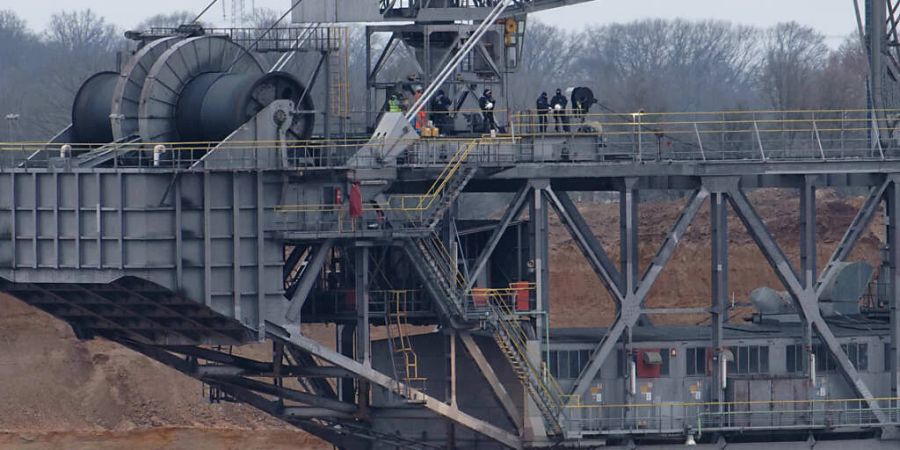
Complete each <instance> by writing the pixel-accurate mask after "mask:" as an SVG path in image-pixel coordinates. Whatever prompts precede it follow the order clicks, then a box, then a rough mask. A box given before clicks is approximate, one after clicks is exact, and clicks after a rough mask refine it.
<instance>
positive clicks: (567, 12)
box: [0, 0, 862, 43]
mask: <svg viewBox="0 0 900 450" xmlns="http://www.w3.org/2000/svg"><path fill="white" fill-rule="evenodd" d="M231 1H232V0H219V4H216V5H215V6H214V7H213V8H212V9H211V10H210V11H209V12H208V13H207V15H206V16H204V19H205V20H207V21H210V22H216V23H218V24H223V25H224V24H227V20H228V19H225V20H223V8H222V4H221V3H222V2H225V3H226V8H225V9H226V10H227V11H228V13H229V14H230V10H231ZM371 1H375V0H371ZM244 2H245V5H246V7H247V8H248V9H249V8H251V7H252V6H253V5H254V4H255V5H256V6H257V7H265V8H273V9H277V10H279V11H285V10H287V9H288V8H289V7H290V4H291V2H292V0H255V1H254V0H244ZM207 3H209V0H140V1H137V0H0V9H12V10H13V11H15V12H17V13H18V14H19V15H21V16H22V17H24V18H25V20H27V21H28V24H29V26H30V27H32V28H34V29H42V28H43V27H44V26H45V25H46V24H47V22H48V19H49V17H50V15H51V14H52V13H54V12H56V11H59V10H61V9H68V10H72V9H82V8H91V9H93V10H94V11H96V12H97V13H99V14H100V15H102V16H104V17H106V18H107V19H108V20H109V21H112V22H113V23H115V24H117V25H119V26H121V27H123V28H128V27H133V26H134V25H136V24H137V23H138V22H140V21H141V20H143V19H144V18H146V17H149V16H152V15H154V14H157V13H162V12H170V11H176V10H189V11H195V12H199V11H200V10H202V9H203V7H204V6H206V4H207ZM860 3H862V2H860ZM534 16H535V17H537V18H539V19H540V20H543V21H544V22H547V23H551V24H554V25H559V26H565V27H568V28H572V29H580V28H582V27H584V26H585V25H593V24H604V23H611V22H629V21H632V20H636V19H643V18H651V17H661V18H675V17H682V18H687V19H706V18H715V19H723V20H730V21H733V22H739V23H745V24H750V25H758V26H762V27H765V26H769V25H772V24H775V23H778V22H784V21H790V20H795V21H797V22H799V23H801V24H804V25H809V26H811V27H814V28H816V29H818V30H819V31H821V32H822V33H824V34H825V35H827V36H828V37H829V41H830V42H831V43H833V42H837V41H839V40H840V38H841V37H843V36H845V35H847V34H849V33H851V32H853V31H854V30H855V29H856V18H855V14H854V12H853V1H852V0H641V1H639V2H638V1H633V0H632V1H629V0H594V1H592V2H588V3H584V4H581V5H574V6H567V7H563V8H559V9H556V10H552V11H546V12H542V13H539V14H535V15H534Z"/></svg>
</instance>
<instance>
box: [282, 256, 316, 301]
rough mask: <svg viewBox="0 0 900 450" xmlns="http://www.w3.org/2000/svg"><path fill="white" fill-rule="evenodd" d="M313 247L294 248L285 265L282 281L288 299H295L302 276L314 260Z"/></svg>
mask: <svg viewBox="0 0 900 450" xmlns="http://www.w3.org/2000/svg"><path fill="white" fill-rule="evenodd" d="M312 254H313V251H312V247H294V248H293V249H292V250H291V253H290V254H289V255H288V257H287V261H285V263H284V270H283V273H282V279H283V280H284V292H285V294H284V295H285V296H286V297H287V298H293V296H294V291H296V290H297V286H298V285H299V283H300V275H302V274H303V271H304V270H306V267H307V266H308V265H309V261H310V260H311V259H312Z"/></svg>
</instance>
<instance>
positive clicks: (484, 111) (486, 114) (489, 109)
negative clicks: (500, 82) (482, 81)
mask: <svg viewBox="0 0 900 450" xmlns="http://www.w3.org/2000/svg"><path fill="white" fill-rule="evenodd" d="M495 103H496V102H495V101H494V95H493V92H491V90H490V89H485V90H484V93H483V94H482V95H481V98H479V99H478V106H479V107H480V108H481V118H482V119H483V121H484V127H485V131H490V130H497V129H499V128H500V127H498V126H497V121H496V120H494V108H495V107H496V104H495Z"/></svg>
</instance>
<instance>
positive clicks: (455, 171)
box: [387, 139, 480, 230]
mask: <svg viewBox="0 0 900 450" xmlns="http://www.w3.org/2000/svg"><path fill="white" fill-rule="evenodd" d="M479 143H480V140H479V139H474V140H472V141H471V142H468V143H466V144H465V145H463V146H461V147H460V148H459V149H458V150H457V151H456V153H454V154H453V156H451V157H450V159H449V160H448V161H447V165H445V166H444V168H443V169H441V173H440V174H438V176H437V177H436V178H435V179H434V182H433V183H432V184H431V186H430V187H429V188H428V190H427V191H426V192H425V193H424V194H398V195H392V196H390V197H388V199H387V203H388V205H387V209H388V210H389V211H393V212H397V213H400V217H398V219H399V220H401V221H403V222H406V223H407V224H408V225H411V226H412V227H413V228H427V229H431V230H433V229H434V227H435V226H436V225H437V224H438V222H440V221H441V218H442V217H443V216H444V213H445V212H446V211H447V209H449V208H450V206H451V205H453V202H454V201H456V199H457V198H458V197H459V194H461V193H462V191H463V190H464V189H465V188H466V185H467V184H468V183H469V181H470V180H472V178H473V177H475V174H476V173H477V170H478V169H477V168H476V167H473V166H470V165H468V164H466V162H467V160H468V158H469V155H471V154H472V151H473V150H475V149H476V148H477V147H478V144H479Z"/></svg>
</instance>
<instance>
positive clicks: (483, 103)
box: [478, 95, 497, 111]
mask: <svg viewBox="0 0 900 450" xmlns="http://www.w3.org/2000/svg"><path fill="white" fill-rule="evenodd" d="M488 103H491V107H490V108H488ZM496 106H497V105H496V102H494V97H488V96H487V95H484V96H482V97H481V98H479V99H478V107H479V108H481V110H482V111H493V110H494V108H495V107H496Z"/></svg>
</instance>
